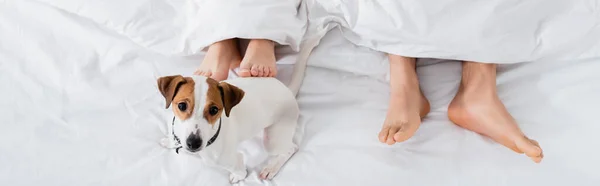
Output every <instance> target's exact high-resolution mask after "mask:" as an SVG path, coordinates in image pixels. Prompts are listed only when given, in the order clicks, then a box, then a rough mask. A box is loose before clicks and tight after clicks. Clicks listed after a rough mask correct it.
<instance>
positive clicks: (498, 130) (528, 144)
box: [448, 66, 544, 163]
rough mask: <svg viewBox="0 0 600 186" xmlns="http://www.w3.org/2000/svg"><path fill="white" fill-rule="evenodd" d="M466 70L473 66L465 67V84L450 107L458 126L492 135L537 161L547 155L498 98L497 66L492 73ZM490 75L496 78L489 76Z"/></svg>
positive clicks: (498, 140) (491, 136)
mask: <svg viewBox="0 0 600 186" xmlns="http://www.w3.org/2000/svg"><path fill="white" fill-rule="evenodd" d="M465 70H473V69H467V68H465V67H464V66H463V81H462V82H461V87H460V89H459V91H458V93H457V94H456V96H455V97H454V100H452V102H451V103H450V106H449V107H448V117H449V119H450V120H451V121H452V122H454V123H455V124H457V125H458V126H461V127H463V128H465V129H468V130H471V131H474V132H477V133H480V134H483V135H485V136H488V137H490V138H492V139H493V140H494V141H496V142H498V143H500V144H502V145H504V146H506V147H508V148H510V149H511V150H513V151H515V152H517V153H520V154H523V153H525V155H527V156H528V157H529V158H531V160H533V161H534V162H536V163H539V162H540V161H542V158H543V157H544V154H543V151H542V149H541V147H540V145H539V144H538V142H537V141H535V140H532V139H529V138H528V137H527V136H525V135H524V134H523V132H522V131H521V129H519V127H518V126H517V123H516V121H515V120H514V118H513V117H512V116H511V115H510V114H509V113H508V111H507V110H506V108H505V107H504V104H502V102H501V100H500V98H498V95H497V93H496V89H495V86H496V84H495V83H496V81H495V76H496V74H495V68H494V69H493V70H494V72H489V73H486V74H488V75H482V74H474V73H471V74H468V75H465ZM489 75H493V76H494V78H493V79H492V78H488V77H486V76H489ZM465 78H470V79H471V80H465ZM488 80H489V81H488ZM492 85H493V87H492Z"/></svg>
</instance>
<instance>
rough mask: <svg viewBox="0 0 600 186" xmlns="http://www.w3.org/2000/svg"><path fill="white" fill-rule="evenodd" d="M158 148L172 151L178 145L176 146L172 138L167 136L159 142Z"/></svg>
mask: <svg viewBox="0 0 600 186" xmlns="http://www.w3.org/2000/svg"><path fill="white" fill-rule="evenodd" d="M160 146H162V147H164V148H167V149H174V148H177V147H178V146H179V145H178V144H177V142H175V140H174V139H173V136H172V135H169V136H167V137H164V138H163V139H161V140H160Z"/></svg>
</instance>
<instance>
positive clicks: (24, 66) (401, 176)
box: [0, 0, 600, 186]
mask: <svg viewBox="0 0 600 186" xmlns="http://www.w3.org/2000/svg"><path fill="white" fill-rule="evenodd" d="M82 2H83V1H68V0H62V1H60V0H56V1H14V0H5V1H0V41H1V42H0V85H1V86H2V89H1V90H0V127H1V128H2V129H1V130H0V165H1V166H0V185H26V186H29V185H57V186H58V185H60V186H70V185H73V186H81V185H90V186H92V185H94V186H95V185H128V186H133V185H140V186H141V185H144V186H148V185H152V186H153V185H157V186H158V185H160V186H163V185H165V186H166V185H206V186H219V185H230V184H229V182H228V174H227V172H225V171H223V170H219V169H216V168H212V167H209V166H207V165H205V164H204V163H203V162H202V161H201V160H200V159H199V158H197V157H195V156H191V155H187V154H176V153H175V152H174V151H172V150H167V149H164V148H162V147H160V145H159V140H160V139H161V138H162V137H163V136H164V135H165V134H166V131H167V130H166V127H167V124H168V122H169V119H170V118H171V117H172V114H171V113H170V112H169V110H165V109H164V107H163V106H164V103H163V99H162V97H161V96H160V93H159V92H158V90H157V88H156V85H155V82H156V78H157V77H159V76H163V75H170V74H182V75H190V74H191V73H192V72H193V71H194V69H195V68H196V67H197V66H198V65H199V63H200V61H201V59H202V57H203V54H202V52H197V51H200V50H201V49H202V48H203V46H202V44H194V42H192V41H196V40H194V39H193V38H195V37H196V36H193V37H192V36H191V35H185V34H183V35H182V34H176V36H178V37H173V38H170V39H165V38H168V37H167V36H168V35H169V34H170V33H174V32H173V30H177V29H178V27H177V26H178V25H179V26H181V25H185V24H184V23H180V22H177V21H175V23H173V25H172V26H173V27H157V25H161V24H162V23H165V22H168V19H165V18H161V19H159V18H156V19H155V20H153V19H152V18H153V17H144V16H140V15H138V14H135V13H139V11H138V12H133V13H131V15H130V14H128V13H129V12H128V11H123V10H130V9H127V7H130V6H134V5H136V6H137V5H139V4H136V3H140V2H146V3H147V4H143V5H145V6H143V7H144V8H146V7H153V8H155V9H156V10H163V11H158V12H162V13H163V14H162V15H164V17H166V18H177V19H173V20H179V21H180V20H187V18H181V16H182V15H179V14H171V13H173V10H170V9H169V8H170V7H178V6H175V5H174V4H177V3H183V4H185V3H189V2H188V1H141V0H138V1H133V0H132V1H127V2H123V3H122V4H120V6H116V4H114V1H103V2H107V3H105V4H102V3H99V1H95V3H97V4H94V3H93V2H92V1H86V2H87V4H85V3H82ZM148 2H151V3H148ZM169 3H172V4H169ZM92 5H93V6H95V7H96V9H90V6H92ZM119 7H121V8H123V9H112V8H119ZM324 7H325V6H324ZM305 8H306V7H305ZM192 9H193V8H192ZM109 10H110V11H109ZM137 10H139V9H137ZM111 11H112V12H113V13H114V12H120V13H121V14H119V15H121V16H116V15H117V14H116V13H115V14H110V13H109V12H111ZM190 11H192V12H193V11H197V10H190ZM126 15H128V16H129V17H127V16H126ZM310 16H316V14H311V15H310ZM141 17H144V18H148V19H149V20H143V19H142V18H141ZM126 18H127V19H132V20H136V21H134V22H128V21H127V20H126ZM313 18H314V17H313ZM313 20H314V19H313ZM157 22H158V23H161V24H152V23H157ZM300 22H302V20H300ZM319 26H322V25H319ZM344 26H345V25H344V24H330V25H328V26H326V27H327V29H324V30H320V31H319V32H313V33H318V34H317V35H316V36H314V37H313V36H310V35H309V36H310V37H305V38H307V39H308V40H310V41H314V40H312V39H314V38H317V39H315V41H316V40H318V46H317V47H316V48H314V49H312V50H311V53H310V57H308V60H307V67H306V72H305V76H304V78H303V83H302V85H301V87H299V91H298V102H299V104H300V107H301V117H300V120H299V123H300V125H299V132H298V133H297V136H296V140H297V141H298V142H299V143H300V151H299V152H298V153H296V155H295V156H293V158H292V159H291V160H290V161H289V162H288V163H287V164H286V165H285V167H284V168H283V169H282V171H281V172H280V174H279V175H278V176H277V177H276V179H274V180H272V181H260V180H259V179H258V177H257V171H259V170H260V169H259V168H260V167H259V164H260V163H261V162H262V161H263V160H264V158H265V155H264V153H263V151H262V149H261V146H260V145H259V144H260V141H259V137H257V138H256V139H253V140H250V141H247V142H246V143H244V144H243V146H242V148H241V149H240V151H241V152H242V153H244V154H245V155H246V156H245V160H246V162H247V166H248V170H249V175H248V178H247V179H246V180H245V181H243V182H241V183H239V184H238V185H244V186H246V185H247V186H250V185H282V186H288V185H300V186H305V185H310V186H320V185H377V186H379V185H461V186H465V185H466V186H468V185H473V186H479V185H567V184H569V185H571V184H572V185H582V186H587V185H590V186H593V185H599V184H600V176H599V174H598V171H597V167H600V159H598V158H596V157H598V156H599V155H600V150H599V149H598V148H597V147H598V146H600V137H599V136H598V135H596V133H595V132H596V131H599V129H600V125H598V124H597V123H598V114H597V112H598V110H599V109H600V106H599V105H600V97H598V95H599V93H600V83H599V81H600V80H599V79H600V74H599V73H597V69H600V58H598V57H587V58H586V57H582V58H576V59H572V60H570V59H561V60H539V61H536V62H531V63H518V64H506V65H501V66H499V72H498V81H497V83H498V91H499V96H500V98H501V99H502V101H503V102H504V103H505V105H506V107H507V108H508V110H509V111H510V112H511V113H512V114H513V116H514V117H515V118H516V120H517V121H518V122H519V124H520V126H521V128H522V129H523V131H524V132H525V133H527V135H528V136H530V137H531V138H533V139H536V140H538V141H539V142H540V144H541V145H542V147H543V148H544V153H545V158H544V160H543V162H542V163H541V164H534V163H532V162H531V161H530V160H529V159H528V158H526V157H524V156H523V155H518V154H515V153H513V152H512V151H510V150H508V149H506V148H504V147H502V146H500V145H498V144H496V143H494V142H493V141H491V140H489V139H488V138H485V137H482V136H480V135H478V134H475V133H473V132H470V131H467V130H464V129H462V128H459V127H457V126H455V125H454V124H452V123H451V122H450V121H449V120H448V119H447V116H446V108H447V105H448V103H449V102H450V100H451V99H452V97H453V95H454V94H455V93H456V91H457V85H458V83H459V81H460V69H461V68H460V63H458V62H457V61H451V60H440V59H419V62H418V69H417V71H418V75H419V79H420V81H421V87H422V88H423V92H424V94H425V95H426V96H427V98H428V99H429V100H430V102H431V106H432V110H431V113H430V114H429V115H428V116H427V117H426V118H425V119H424V121H423V124H422V126H421V128H420V129H419V130H418V131H417V133H416V134H415V136H414V137H413V138H411V139H410V140H408V141H406V142H403V143H399V144H396V145H393V146H388V145H384V144H381V143H379V142H378V140H377V133H378V132H379V129H380V127H381V125H382V123H383V120H384V116H385V111H386V108H387V101H388V97H389V86H388V79H389V74H388V66H387V65H388V64H387V58H386V56H385V55H384V54H383V53H381V52H378V51H376V50H374V49H372V48H371V47H367V46H361V45H360V43H358V44H357V43H356V42H355V41H353V40H352V39H351V38H349V35H347V34H348V27H344ZM290 27H294V26H293V25H292V26H290ZM300 27H302V26H300ZM160 28H163V29H160ZM314 28H316V27H313V28H312V29H314ZM322 28H325V27H322ZM182 30H186V29H185V28H184V29H182ZM289 30H293V29H291V28H290V29H289ZM159 31H162V32H159ZM325 33H326V34H325ZM153 34H155V35H153ZM297 34H298V33H291V32H290V34H288V36H281V38H282V39H281V41H280V42H281V43H286V44H288V45H289V46H291V47H282V48H278V50H277V53H278V60H279V62H280V64H281V65H280V68H281V74H280V77H279V78H280V79H282V81H289V80H286V78H287V77H289V75H290V74H291V70H290V64H292V63H294V61H296V60H297V59H298V58H299V56H298V53H297V52H296V51H297V50H296V49H298V50H299V49H301V48H302V47H301V44H299V42H298V38H296V39H294V37H293V36H295V35H297ZM319 34H322V35H319ZM300 35H302V33H301V34H300ZM179 36H181V37H179ZM289 38H292V39H289ZM286 39H288V40H286ZM205 42H208V41H205ZM296 45H297V47H294V46H296ZM300 57H301V56H300Z"/></svg>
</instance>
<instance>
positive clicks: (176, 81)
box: [157, 75, 186, 108]
mask: <svg viewBox="0 0 600 186" xmlns="http://www.w3.org/2000/svg"><path fill="white" fill-rule="evenodd" d="M185 82H186V81H185V78H183V76H181V75H174V76H164V77H160V78H158V80H157V84H158V90H160V93H161V94H162V95H163V97H165V102H166V104H167V105H166V106H165V108H169V106H170V105H171V102H172V101H173V98H175V95H176V94H177V90H179V87H180V86H181V84H183V83H185Z"/></svg>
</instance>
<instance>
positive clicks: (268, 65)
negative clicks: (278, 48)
mask: <svg viewBox="0 0 600 186" xmlns="http://www.w3.org/2000/svg"><path fill="white" fill-rule="evenodd" d="M237 74H238V75H239V76H240V77H275V76H276V75H277V66H276V65H275V43H273V41H270V40H265V39H253V40H251V41H250V43H248V49H247V50H246V54H245V55H244V59H242V62H241V63H240V70H239V71H238V72H237Z"/></svg>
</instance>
